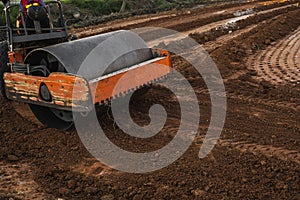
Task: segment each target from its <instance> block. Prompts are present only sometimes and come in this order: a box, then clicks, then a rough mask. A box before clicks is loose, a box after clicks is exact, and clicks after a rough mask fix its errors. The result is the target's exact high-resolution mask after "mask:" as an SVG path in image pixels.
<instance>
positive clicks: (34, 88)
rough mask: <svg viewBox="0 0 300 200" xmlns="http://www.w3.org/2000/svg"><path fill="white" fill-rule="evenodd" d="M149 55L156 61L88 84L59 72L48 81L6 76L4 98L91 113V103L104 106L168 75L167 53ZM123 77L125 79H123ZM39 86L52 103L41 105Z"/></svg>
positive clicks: (14, 75)
mask: <svg viewBox="0 0 300 200" xmlns="http://www.w3.org/2000/svg"><path fill="white" fill-rule="evenodd" d="M152 52H153V54H154V55H158V57H156V58H154V59H152V60H149V61H146V62H144V63H140V64H137V65H134V66H130V67H128V68H125V69H123V70H120V71H117V72H114V73H111V74H109V75H106V76H103V77H99V78H97V79H93V80H89V81H87V80H86V79H84V78H82V77H80V76H77V75H74V74H66V73H60V72H55V73H51V74H50V75H49V76H48V77H39V76H31V75H25V74H22V73H5V74H4V81H5V91H6V95H7V97H8V98H9V99H11V100H16V101H21V102H25V103H31V104H37V105H42V106H47V107H54V108H57V109H63V110H73V111H79V112H81V111H82V112H83V111H89V110H90V109H92V108H91V106H88V105H90V102H92V103H93V104H101V103H104V102H105V101H107V100H110V99H111V98H114V97H116V96H119V95H121V94H124V93H126V92H128V91H132V90H135V89H137V88H138V87H141V86H143V85H145V84H148V83H151V82H152V81H154V80H156V79H159V78H161V77H164V76H166V75H168V74H169V73H171V71H172V64H171V58H170V54H169V52H168V51H166V50H154V49H152ZM10 59H14V60H16V55H14V54H11V55H10ZM17 59H18V60H19V59H20V58H19V57H18V58H17ZM124 76H128V78H127V77H126V78H124V79H122V77H124ZM118 82H120V83H118ZM42 85H46V86H47V88H48V90H49V92H50V93H51V96H52V99H51V101H44V100H43V99H42V98H41V95H40V88H41V86H42ZM116 85H118V87H116ZM74 91H76V92H75V93H74Z"/></svg>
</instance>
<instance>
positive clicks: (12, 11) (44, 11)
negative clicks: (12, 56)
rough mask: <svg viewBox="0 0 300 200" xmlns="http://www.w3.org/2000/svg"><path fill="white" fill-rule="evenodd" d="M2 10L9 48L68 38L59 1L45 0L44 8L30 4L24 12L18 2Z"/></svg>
mask: <svg viewBox="0 0 300 200" xmlns="http://www.w3.org/2000/svg"><path fill="white" fill-rule="evenodd" d="M4 11H5V18H6V27H5V29H6V31H7V38H8V43H9V45H10V47H11V48H12V46H14V47H16V48H17V47H19V46H21V47H22V48H24V47H25V46H27V47H28V48H30V47H33V46H35V47H42V46H47V45H51V44H57V43H61V42H65V41H67V40H68V36H69V35H68V31H67V27H66V25H65V21H64V16H63V10H62V5H61V3H60V1H50V2H47V4H46V7H45V8H44V7H38V6H37V7H34V6H32V7H30V8H29V9H28V11H27V13H26V14H24V12H22V11H20V6H19V4H10V5H8V6H5V8H4ZM24 15H26V16H24ZM28 22H30V23H28ZM45 24H46V25H45ZM25 48H26V47H25ZM14 49H15V48H12V49H11V50H14Z"/></svg>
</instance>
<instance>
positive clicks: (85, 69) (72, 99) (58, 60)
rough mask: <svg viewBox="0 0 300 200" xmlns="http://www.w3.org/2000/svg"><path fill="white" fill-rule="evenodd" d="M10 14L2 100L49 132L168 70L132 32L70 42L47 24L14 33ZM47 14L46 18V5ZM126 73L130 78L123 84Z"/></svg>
mask: <svg viewBox="0 0 300 200" xmlns="http://www.w3.org/2000/svg"><path fill="white" fill-rule="evenodd" d="M51 3H55V4H57V5H58V6H57V7H58V8H59V11H60V12H59V13H60V14H61V15H60V17H59V20H60V21H62V22H63V21H64V20H63V14H62V8H61V4H60V2H59V1H55V2H51ZM11 8H12V6H7V5H6V6H5V11H6V12H5V13H6V18H7V20H6V21H7V26H6V27H5V29H6V30H7V36H8V38H7V41H5V42H4V43H1V56H2V57H3V58H1V62H2V63H1V66H0V67H1V70H0V72H1V83H0V86H1V87H0V89H1V92H2V94H3V96H5V97H6V98H8V99H10V100H14V101H19V102H23V103H26V104H28V105H29V106H30V109H31V111H32V112H33V114H34V115H35V116H36V118H37V119H38V120H39V121H40V122H41V123H43V124H45V125H47V126H49V127H53V128H58V129H62V130H66V129H68V128H69V127H71V126H72V124H73V112H75V113H76V112H78V113H87V112H89V111H90V110H91V109H93V105H95V104H96V105H97V104H103V103H105V102H107V101H109V100H111V99H112V98H115V97H118V96H120V95H122V94H125V93H127V92H128V91H134V90H135V89H137V88H140V87H142V86H144V85H146V84H149V83H151V82H153V81H154V80H157V79H159V78H161V77H164V76H166V75H167V74H169V73H170V72H171V70H172V69H171V60H170V54H169V53H168V52H167V51H165V50H156V49H150V48H148V47H147V45H146V44H145V42H144V41H143V40H142V39H141V38H140V37H139V36H138V35H137V34H135V33H133V32H131V31H116V32H111V33H106V34H101V35H96V36H92V37H88V38H83V39H78V40H75V41H69V38H70V37H69V35H68V33H67V28H66V27H65V25H64V26H58V27H55V26H54V25H53V23H51V21H50V28H46V29H43V28H42V29H39V30H35V28H30V27H24V28H22V29H20V28H14V27H13V26H12V25H11V24H13V23H11V22H10V18H9V13H10V9H11ZM46 8H47V10H48V14H50V9H49V5H47V7H46ZM22 18H23V17H22ZM49 18H50V16H49ZM63 24H64V23H63ZM29 31H30V32H34V31H35V33H33V34H28V32H29ZM127 73H130V76H129V77H130V78H126V79H125V80H123V79H122V77H123V76H124V75H125V74H127ZM127 75H128V74H127ZM126 77H128V76H126ZM120 80H122V82H121V83H118V82H119V81H120ZM117 83H118V84H117ZM116 85H118V87H115V86H116Z"/></svg>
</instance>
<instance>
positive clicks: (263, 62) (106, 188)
mask: <svg viewBox="0 0 300 200" xmlns="http://www.w3.org/2000/svg"><path fill="white" fill-rule="evenodd" d="M299 3H300V1H299V0H297V1H285V2H283V1H278V2H277V1H259V2H256V1H252V2H249V3H241V4H231V5H226V6H224V5H219V6H208V7H207V8H201V7H200V8H194V9H186V10H181V11H176V10H174V11H168V12H163V13H158V14H150V15H142V16H135V17H131V18H127V19H118V20H115V21H111V22H106V23H104V24H101V25H97V26H92V27H86V28H80V29H73V30H71V32H72V33H76V34H78V35H79V36H80V37H87V36H90V35H95V34H100V33H104V32H108V31H112V30H118V29H132V28H137V27H145V26H156V27H165V28H170V29H173V30H177V31H180V32H182V33H185V34H188V35H190V36H191V37H192V38H194V39H195V40H196V41H197V42H199V43H201V44H202V45H203V47H204V49H206V50H207V51H208V52H209V53H210V55H211V56H212V58H213V59H214V61H215V63H216V64H217V66H218V68H219V70H220V72H221V74H222V77H223V79H224V84H225V87H226V94H227V98H228V99H227V101H228V111H227V118H226V122H225V127H224V130H223V131H222V135H221V138H220V140H219V141H218V144H217V145H216V147H215V148H214V149H213V151H212V152H211V153H210V154H209V155H208V156H207V157H206V158H204V159H198V153H199V149H200V147H201V145H202V142H203V137H204V136H205V133H206V131H207V128H208V126H209V120H210V117H211V116H210V115H211V111H210V103H211V102H210V98H209V94H208V90H207V87H206V85H205V83H204V81H203V79H202V78H201V76H200V75H199V74H198V73H196V72H195V70H194V69H193V67H192V66H191V65H190V64H188V63H187V62H186V61H185V60H183V59H182V58H180V57H178V56H173V58H172V60H173V63H174V66H175V68H176V69H177V70H178V71H180V72H181V73H182V74H183V75H184V76H185V78H186V79H187V80H189V82H190V83H191V85H192V86H193V88H194V90H195V93H196V95H197V97H198V98H199V107H200V113H201V121H200V124H199V131H198V133H197V136H196V139H195V141H194V142H193V144H192V146H190V148H189V149H188V150H187V151H186V153H185V154H184V155H183V156H182V157H180V159H179V160H177V161H176V162H175V163H173V164H171V165H170V166H168V167H166V168H164V169H162V170H159V171H155V172H152V173H146V174H129V173H125V172H120V171H117V170H113V169H110V168H109V167H107V166H105V165H103V164H102V163H100V162H98V161H97V160H96V159H94V158H93V157H92V156H91V155H90V154H89V153H88V151H87V150H86V149H85V147H84V146H83V144H82V143H81V141H80V139H79V137H78V135H77V132H76V130H74V129H73V130H70V131H58V130H55V129H49V128H46V127H43V126H38V125H36V124H34V123H32V122H31V121H30V120H28V119H26V118H24V117H21V116H20V115H19V114H18V113H17V112H16V111H15V109H14V104H13V103H12V102H9V101H6V100H4V99H0V104H1V107H0V118H1V120H0V199H7V200H8V199H101V200H112V199H135V200H138V199H289V200H291V199H295V200H297V199H300V123H299V121H300V87H299V85H300V76H299V73H300V53H299V52H300V51H299V50H300V20H298V19H300V6H299ZM241 13H242V14H241ZM238 14H239V15H242V16H243V17H242V18H241V16H238ZM170 97H172V93H170V92H169V91H168V90H166V89H164V88H161V87H157V86H153V87H151V88H150V89H149V90H148V91H147V92H146V93H142V92H139V91H137V92H136V93H135V94H134V95H133V99H132V101H131V106H130V107H131V112H132V113H139V114H140V115H139V116H138V115H137V116H135V115H134V114H133V118H134V119H137V120H139V119H140V120H141V121H140V123H147V120H148V119H147V117H146V115H147V110H148V108H149V107H150V106H151V105H153V104H156V103H161V104H162V105H164V106H165V107H166V110H167V112H168V114H169V118H168V120H167V123H166V125H165V127H164V129H163V130H162V131H161V132H160V134H158V135H157V136H155V137H153V138H151V140H137V139H135V138H132V137H129V136H128V135H126V134H124V133H123V132H122V131H121V130H119V129H116V128H115V127H114V123H113V121H112V119H111V114H110V110H109V108H108V107H101V108H100V111H99V112H100V113H105V114H102V115H99V118H100V119H99V121H100V122H101V126H102V127H103V129H104V130H105V133H106V135H107V136H108V138H109V139H110V140H111V141H113V142H114V143H115V144H117V145H119V146H121V147H123V148H124V149H128V150H132V151H134V150H135V149H137V148H138V147H141V148H143V151H153V150H155V149H158V148H160V147H162V146H164V145H165V144H167V143H168V142H170V140H171V139H172V138H173V137H174V134H175V133H174V130H176V129H177V128H178V126H179V121H180V113H178V112H177V110H178V102H176V99H175V100H174V98H170Z"/></svg>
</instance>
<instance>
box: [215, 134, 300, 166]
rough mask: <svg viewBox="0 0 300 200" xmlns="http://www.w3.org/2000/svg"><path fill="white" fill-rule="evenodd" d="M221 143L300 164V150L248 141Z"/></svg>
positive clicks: (220, 142) (220, 143)
mask: <svg viewBox="0 0 300 200" xmlns="http://www.w3.org/2000/svg"><path fill="white" fill-rule="evenodd" d="M218 144H219V145H221V146H224V147H230V148H234V149H237V150H239V151H241V152H250V153H252V154H254V155H263V156H266V157H276V158H278V159H280V160H283V161H292V162H295V163H297V164H298V165H300V152H299V151H296V150H287V149H284V148H282V147H274V146H272V145H260V144H255V143H248V142H242V141H238V142H232V141H226V140H219V143H218Z"/></svg>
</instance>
